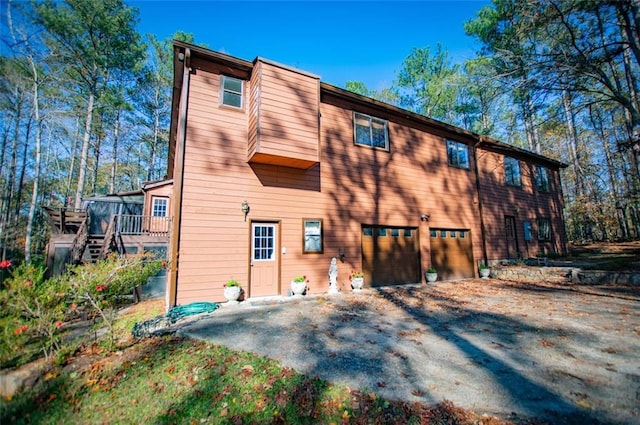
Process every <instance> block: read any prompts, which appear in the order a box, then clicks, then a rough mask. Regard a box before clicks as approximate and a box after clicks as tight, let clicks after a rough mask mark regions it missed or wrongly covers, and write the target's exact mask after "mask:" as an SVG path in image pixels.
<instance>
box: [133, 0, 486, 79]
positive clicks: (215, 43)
mask: <svg viewBox="0 0 640 425" xmlns="http://www.w3.org/2000/svg"><path fill="white" fill-rule="evenodd" d="M126 1H127V4H130V5H132V6H136V7H137V8H138V9H139V12H140V14H139V19H140V23H139V25H138V29H139V31H140V32H141V33H143V34H146V33H152V34H155V35H156V37H158V38H159V39H164V38H167V37H171V36H172V35H173V34H174V33H175V32H176V31H178V30H182V31H185V32H188V33H192V34H193V35H194V36H195V40H196V43H198V44H201V43H202V44H205V45H206V46H207V47H208V48H210V49H212V50H216V51H220V52H223V53H227V54H230V55H232V56H236V57H239V58H241V59H246V60H253V59H255V57H256V56H261V57H264V58H267V59H270V60H273V61H277V62H280V63H283V64H286V65H289V66H293V67H296V68H300V69H302V70H305V71H308V72H311V73H314V74H316V75H319V76H320V77H321V79H322V81H324V82H328V83H330V84H334V85H337V86H340V87H344V84H345V82H346V81H351V80H352V81H362V82H363V83H364V84H365V85H366V86H367V87H368V88H369V89H376V90H379V89H382V88H385V87H388V86H390V85H391V82H392V81H393V79H394V77H395V75H396V73H397V72H398V71H399V70H400V68H401V66H402V61H403V60H404V58H405V57H406V56H407V55H408V54H409V53H410V52H411V50H412V49H413V48H416V47H427V46H431V47H432V48H433V49H435V47H436V44H437V43H438V42H440V43H441V44H442V45H443V47H444V48H446V49H447V50H448V51H449V54H450V56H451V57H452V59H453V60H454V62H462V61H463V60H465V59H469V58H471V57H473V56H474V54H475V52H476V51H477V50H478V49H479V45H478V43H477V42H476V41H475V40H474V39H473V38H471V37H468V36H466V35H465V34H464V30H463V24H464V22H466V21H468V20H470V19H473V18H474V17H475V16H476V13H477V11H478V10H480V9H481V8H482V7H483V6H485V5H488V4H490V2H489V1H481V0H473V1H463V0H459V1H456V0H450V1H443V0H423V1H410V2H404V1H395V2H385V1H374V2H368V1H356V2H342V1H318V2H311V1H304V2H295V1H280V2H274V1H258V2H249V1H242V0H241V1H224V2H223V1H206V0H200V1H178V0H171V1H169V0H126Z"/></svg>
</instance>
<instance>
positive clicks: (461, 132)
mask: <svg viewBox="0 0 640 425" xmlns="http://www.w3.org/2000/svg"><path fill="white" fill-rule="evenodd" d="M173 45H174V86H173V105H172V119H171V133H170V134H171V140H170V146H169V164H171V163H172V161H171V160H172V157H173V154H174V152H173V150H174V146H175V137H176V130H177V129H176V125H177V117H178V106H179V104H180V95H181V87H182V75H183V70H184V62H185V61H188V60H189V59H190V58H185V57H184V53H183V52H185V51H186V49H189V52H190V55H191V56H192V57H199V58H203V59H206V60H209V61H212V62H215V63H218V64H221V65H223V66H228V67H230V68H233V69H236V70H238V71H241V72H246V73H247V75H250V74H251V72H252V70H253V67H254V66H255V64H256V63H257V62H258V61H263V62H267V63H270V64H274V65H277V66H280V67H283V68H286V69H289V70H292V71H294V72H298V73H301V74H304V75H307V76H311V77H314V78H319V77H318V76H316V75H314V74H311V73H308V72H306V71H301V70H299V69H296V68H292V67H289V66H287V65H282V64H279V63H277V62H273V61H269V60H268V59H265V58H262V57H256V59H255V60H254V61H253V62H249V61H247V60H244V59H240V58H236V57H233V56H230V55H227V54H224V53H220V52H215V51H213V50H209V49H206V48H203V47H200V46H196V45H193V44H189V43H184V42H181V41H177V40H174V41H173ZM181 54H182V58H181V57H180V55H181ZM320 91H321V95H329V96H336V97H339V98H341V99H344V100H346V101H348V102H350V103H352V104H356V105H361V106H367V107H370V108H374V109H378V110H381V111H384V112H386V113H387V114H390V115H392V116H396V117H401V118H404V119H407V120H409V121H413V122H415V123H420V124H422V125H427V126H429V127H431V128H434V129H436V130H439V131H441V132H444V133H445V134H447V135H449V137H457V138H460V139H461V140H460V141H461V142H465V143H468V144H470V145H473V146H477V147H481V148H485V149H488V150H494V151H498V152H501V153H504V154H506V155H514V156H518V157H520V158H528V159H531V160H533V161H535V162H538V163H541V164H542V165H548V166H551V167H554V168H566V167H567V164H565V163H563V162H561V161H557V160H555V159H552V158H549V157H547V156H544V155H540V154H537V153H534V152H531V151H529V150H526V149H522V148H518V147H516V146H512V145H509V144H507V143H504V142H500V141H499V140H496V139H494V138H492V137H489V136H485V135H480V134H477V133H474V132H472V131H469V130H465V129H463V128H460V127H456V126H454V125H451V124H447V123H444V122H442V121H438V120H435V119H433V118H429V117H426V116H424V115H420V114H417V113H415V112H412V111H409V110H406V109H402V108H399V107H397V106H393V105H390V104H387V103H385V102H381V101H379V100H376V99H373V98H370V97H367V96H362V95H360V94H357V93H353V92H350V91H348V90H345V89H342V88H339V87H336V86H333V85H331V84H328V83H325V82H322V81H320Z"/></svg>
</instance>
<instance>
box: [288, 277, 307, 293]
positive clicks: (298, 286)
mask: <svg viewBox="0 0 640 425" xmlns="http://www.w3.org/2000/svg"><path fill="white" fill-rule="evenodd" d="M306 289H307V282H295V281H293V280H292V281H291V292H292V293H293V295H304V291H306Z"/></svg>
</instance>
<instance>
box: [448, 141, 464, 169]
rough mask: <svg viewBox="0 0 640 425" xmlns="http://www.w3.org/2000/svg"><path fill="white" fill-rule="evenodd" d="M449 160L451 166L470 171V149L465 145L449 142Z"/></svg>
mask: <svg viewBox="0 0 640 425" xmlns="http://www.w3.org/2000/svg"><path fill="white" fill-rule="evenodd" d="M447 158H448V160H449V165H450V166H452V167H458V168H466V169H469V147H468V146H467V145H465V144H464V143H460V142H454V141H453V140H447Z"/></svg>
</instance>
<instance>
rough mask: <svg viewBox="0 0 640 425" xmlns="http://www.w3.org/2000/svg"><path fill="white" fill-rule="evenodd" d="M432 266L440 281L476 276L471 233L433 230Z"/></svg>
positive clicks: (431, 233)
mask: <svg viewBox="0 0 640 425" xmlns="http://www.w3.org/2000/svg"><path fill="white" fill-rule="evenodd" d="M430 236H431V237H430V242H431V265H432V266H433V267H434V268H435V269H436V271H437V272H438V280H455V279H465V278H472V277H474V276H475V268H474V266H473V248H472V244H471V232H469V231H468V230H464V229H431V230H430Z"/></svg>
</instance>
